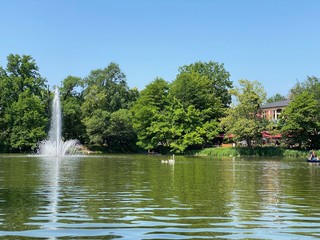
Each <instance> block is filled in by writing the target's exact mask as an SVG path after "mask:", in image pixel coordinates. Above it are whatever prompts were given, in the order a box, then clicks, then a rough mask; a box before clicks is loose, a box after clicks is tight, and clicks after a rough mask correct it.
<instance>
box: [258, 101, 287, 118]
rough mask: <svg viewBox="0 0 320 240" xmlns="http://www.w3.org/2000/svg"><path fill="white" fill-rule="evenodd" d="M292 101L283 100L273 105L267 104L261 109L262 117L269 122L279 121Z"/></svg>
mask: <svg viewBox="0 0 320 240" xmlns="http://www.w3.org/2000/svg"><path fill="white" fill-rule="evenodd" d="M289 102H290V100H289V99H286V100H281V101H277V102H272V103H266V104H264V105H262V106H261V107H260V109H261V115H262V117H263V118H265V119H267V120H269V121H278V119H279V117H280V115H281V113H282V111H283V110H284V109H285V108H286V107H287V106H288V104H289Z"/></svg>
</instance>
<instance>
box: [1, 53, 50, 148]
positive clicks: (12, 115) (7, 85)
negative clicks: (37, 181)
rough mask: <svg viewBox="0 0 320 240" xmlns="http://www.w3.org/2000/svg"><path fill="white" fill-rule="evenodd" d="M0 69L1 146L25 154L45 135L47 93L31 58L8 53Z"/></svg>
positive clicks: (44, 82)
mask: <svg viewBox="0 0 320 240" xmlns="http://www.w3.org/2000/svg"><path fill="white" fill-rule="evenodd" d="M7 60H8V63H7V67H6V69H3V68H0V89H1V96H0V129H1V132H2V133H1V135H0V144H1V145H2V146H4V147H5V148H9V149H11V150H13V151H27V150H31V149H32V148H34V147H35V145H36V143H37V141H38V140H41V139H42V138H43V137H44V136H45V129H46V125H47V124H46V122H48V102H49V94H48V91H47V89H46V88H47V86H46V81H45V79H44V78H42V77H41V76H40V74H39V72H38V66H37V65H36V63H35V60H34V59H33V58H31V57H30V56H26V55H23V56H19V55H13V54H10V55H9V56H8V58H7Z"/></svg>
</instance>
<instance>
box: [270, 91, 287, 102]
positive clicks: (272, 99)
mask: <svg viewBox="0 0 320 240" xmlns="http://www.w3.org/2000/svg"><path fill="white" fill-rule="evenodd" d="M285 99H286V97H285V96H283V95H281V94H279V93H277V94H275V95H273V96H272V97H270V98H268V99H267V103H273V102H278V101H281V100H285Z"/></svg>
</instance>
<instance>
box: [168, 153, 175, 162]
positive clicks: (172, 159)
mask: <svg viewBox="0 0 320 240" xmlns="http://www.w3.org/2000/svg"><path fill="white" fill-rule="evenodd" d="M174 162H175V161H174V154H173V155H172V158H171V159H169V160H168V163H169V164H174Z"/></svg>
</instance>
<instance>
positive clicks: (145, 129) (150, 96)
mask: <svg viewBox="0 0 320 240" xmlns="http://www.w3.org/2000/svg"><path fill="white" fill-rule="evenodd" d="M168 90H169V83H168V82H166V81H165V80H163V79H161V78H156V79H155V80H154V81H152V82H151V83H150V84H148V85H147V86H146V88H145V89H144V90H142V91H141V92H140V97H139V98H138V99H137V101H136V102H135V104H134V105H133V107H132V108H131V111H132V115H133V119H132V121H133V128H134V129H135V131H136V132H137V134H138V142H137V144H138V145H139V146H141V147H142V148H144V149H147V150H151V149H154V148H156V147H157V145H158V142H157V140H155V137H156V136H155V133H154V132H152V131H150V127H151V125H152V124H154V122H155V120H156V119H158V120H159V117H160V116H159V114H161V113H162V112H163V111H164V109H165V107H166V105H167V104H168V103H169V101H168ZM162 128H163V127H162ZM164 130H165V129H164Z"/></svg>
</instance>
